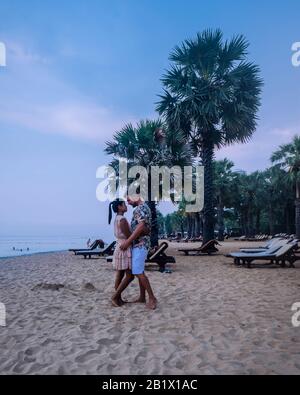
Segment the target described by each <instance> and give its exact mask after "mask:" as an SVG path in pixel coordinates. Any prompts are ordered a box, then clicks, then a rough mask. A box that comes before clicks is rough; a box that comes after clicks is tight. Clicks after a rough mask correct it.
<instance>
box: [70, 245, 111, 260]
mask: <svg viewBox="0 0 300 395" xmlns="http://www.w3.org/2000/svg"><path fill="white" fill-rule="evenodd" d="M115 246H116V242H115V241H113V242H112V243H111V244H110V245H109V246H107V247H105V248H102V249H101V250H94V251H91V250H86V251H78V252H75V255H79V256H83V257H84V259H86V258H89V259H91V257H97V256H98V257H100V256H107V255H112V254H113V253H114V249H115Z"/></svg>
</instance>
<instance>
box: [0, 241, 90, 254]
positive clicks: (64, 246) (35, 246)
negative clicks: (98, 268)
mask: <svg viewBox="0 0 300 395" xmlns="http://www.w3.org/2000/svg"><path fill="white" fill-rule="evenodd" d="M91 239H92V240H94V238H92V237H91ZM87 240H88V237H74V236H73V237H67V236H63V237H58V236H55V237H49V236H48V237H40V236H36V237H34V236H31V237H28V236H26V237H21V236H18V237H4V236H0V258H3V257H12V256H21V255H30V254H37V253H43V252H54V251H65V250H68V249H69V248H86V247H87Z"/></svg>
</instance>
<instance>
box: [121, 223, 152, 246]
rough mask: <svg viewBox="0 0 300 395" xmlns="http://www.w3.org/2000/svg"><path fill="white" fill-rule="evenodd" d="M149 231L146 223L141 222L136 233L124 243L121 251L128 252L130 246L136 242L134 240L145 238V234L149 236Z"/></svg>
mask: <svg viewBox="0 0 300 395" xmlns="http://www.w3.org/2000/svg"><path fill="white" fill-rule="evenodd" d="M147 232H148V229H147V226H146V225H145V222H140V223H139V224H138V226H137V227H136V229H135V231H134V232H133V233H132V235H131V236H130V237H129V238H128V239H127V240H126V241H124V243H122V245H121V247H120V248H121V250H127V249H128V248H129V247H130V245H131V244H132V243H133V242H134V240H136V239H139V238H140V237H141V236H143V235H144V234H145V233H146V234H147Z"/></svg>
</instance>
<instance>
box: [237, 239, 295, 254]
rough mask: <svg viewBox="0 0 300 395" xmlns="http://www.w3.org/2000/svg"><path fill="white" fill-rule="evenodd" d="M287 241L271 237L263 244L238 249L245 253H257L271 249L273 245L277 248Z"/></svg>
mask: <svg viewBox="0 0 300 395" xmlns="http://www.w3.org/2000/svg"><path fill="white" fill-rule="evenodd" d="M287 243H289V241H288V240H286V239H280V238H278V239H272V240H270V241H269V242H268V243H267V244H266V245H265V246H262V247H258V248H241V249H240V251H241V252H243V253H245V254H258V253H260V252H267V251H268V250H270V249H271V248H272V249H273V248H274V247H275V246H276V247H277V246H278V248H279V247H282V246H283V245H285V244H287Z"/></svg>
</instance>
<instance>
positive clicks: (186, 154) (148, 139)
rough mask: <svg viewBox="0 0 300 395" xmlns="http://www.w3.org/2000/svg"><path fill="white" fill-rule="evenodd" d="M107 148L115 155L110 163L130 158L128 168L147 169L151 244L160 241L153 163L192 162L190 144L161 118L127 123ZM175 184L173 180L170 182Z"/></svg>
mask: <svg viewBox="0 0 300 395" xmlns="http://www.w3.org/2000/svg"><path fill="white" fill-rule="evenodd" d="M105 152H106V153H107V154H109V155H113V157H114V159H113V162H112V163H111V165H112V166H113V167H114V168H115V169H116V170H118V163H119V162H118V160H119V158H123V159H125V160H126V162H127V166H128V170H129V169H130V168H131V167H133V166H142V167H144V168H146V169H147V172H148V201H147V204H148V205H149V207H150V209H151V213H152V229H151V245H152V247H155V246H157V245H158V233H159V230H158V223H157V211H156V204H157V203H156V201H153V200H152V197H151V167H152V166H159V167H161V166H167V167H169V168H172V167H173V166H180V167H181V168H182V167H184V166H189V165H191V164H192V161H191V152H190V147H189V145H188V144H186V140H185V138H184V137H183V135H182V133H181V132H179V131H175V132H171V131H170V129H168V128H167V127H164V125H163V123H162V122H161V121H160V120H156V121H150V120H146V121H141V122H139V123H138V124H137V125H136V126H135V127H134V126H133V125H132V124H128V125H126V126H124V127H123V128H122V130H120V131H119V132H117V133H116V134H115V135H114V138H113V141H111V142H107V143H106V148H105ZM171 188H172V183H171Z"/></svg>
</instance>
